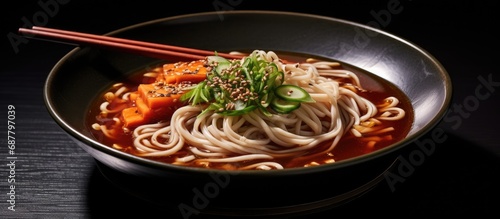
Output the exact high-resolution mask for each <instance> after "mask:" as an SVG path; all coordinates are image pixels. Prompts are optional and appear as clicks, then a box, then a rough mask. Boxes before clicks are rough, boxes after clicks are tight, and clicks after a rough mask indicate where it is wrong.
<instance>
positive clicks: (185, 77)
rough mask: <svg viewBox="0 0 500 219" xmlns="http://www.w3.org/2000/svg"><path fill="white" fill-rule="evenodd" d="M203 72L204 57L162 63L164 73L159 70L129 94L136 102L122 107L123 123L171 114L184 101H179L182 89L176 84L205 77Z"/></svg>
mask: <svg viewBox="0 0 500 219" xmlns="http://www.w3.org/2000/svg"><path fill="white" fill-rule="evenodd" d="M206 73H207V69H206V68H205V67H204V61H203V60H198V61H192V62H179V63H173V64H165V65H163V74H158V76H157V78H156V81H155V82H154V83H152V84H140V85H139V87H138V89H137V92H134V93H131V94H130V96H129V99H130V101H131V102H135V106H134V107H129V108H126V109H124V110H123V111H122V119H123V121H124V125H125V127H136V126H139V125H142V124H146V123H151V122H155V121H160V120H165V119H168V118H170V116H171V115H172V114H173V113H174V111H175V110H176V109H177V108H179V107H181V106H183V105H184V103H182V102H181V101H179V98H180V97H181V96H182V94H183V93H179V89H175V86H176V85H179V84H180V83H184V82H190V83H192V84H196V83H199V82H201V81H203V80H205V79H206ZM160 82H161V83H160ZM160 84H161V85H160ZM172 91H176V92H172Z"/></svg>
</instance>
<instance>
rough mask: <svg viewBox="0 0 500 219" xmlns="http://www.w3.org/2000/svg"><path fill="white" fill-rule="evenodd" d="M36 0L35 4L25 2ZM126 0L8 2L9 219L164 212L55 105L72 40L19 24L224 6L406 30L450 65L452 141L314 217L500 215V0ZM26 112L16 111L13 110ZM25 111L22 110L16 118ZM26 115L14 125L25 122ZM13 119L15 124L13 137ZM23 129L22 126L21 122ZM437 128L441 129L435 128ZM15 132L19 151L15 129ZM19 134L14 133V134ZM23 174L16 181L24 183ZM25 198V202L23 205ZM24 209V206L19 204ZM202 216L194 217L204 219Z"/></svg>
mask: <svg viewBox="0 0 500 219" xmlns="http://www.w3.org/2000/svg"><path fill="white" fill-rule="evenodd" d="M23 2H26V3H23ZM161 2H166V1H158V2H151V3H149V4H142V3H128V2H127V3H125V2H124V1H77V0H73V1H69V0H68V1H62V0H61V1H57V0H45V1H44V0H41V1H38V3H37V2H36V1H20V2H15V3H13V4H14V6H9V7H4V8H3V9H2V11H3V12H2V13H3V14H2V16H6V18H5V19H2V24H1V25H2V31H3V32H2V36H3V37H2V46H3V47H2V50H1V53H2V56H1V57H2V58H1V60H2V61H1V63H2V67H1V68H0V72H1V73H0V76H1V78H2V79H0V89H1V98H0V115H3V116H0V118H3V120H4V121H3V122H2V124H3V125H1V127H0V130H1V132H2V137H1V138H2V140H1V141H0V142H1V146H0V200H1V201H0V203H1V204H0V218H101V217H105V216H107V215H114V216H116V218H119V217H122V216H123V217H127V218H128V217H131V216H135V215H143V217H141V218H145V217H146V216H153V215H158V216H159V217H161V218H176V217H178V216H179V212H178V211H177V210H176V209H175V208H163V207H159V206H156V205H155V204H152V203H149V202H147V201H144V200H142V199H139V198H137V197H135V196H132V195H130V194H128V193H126V192H124V191H122V190H120V189H119V188H116V187H115V186H113V185H112V184H111V183H110V182H109V181H107V179H106V178H105V177H104V176H103V175H102V174H101V173H100V172H99V170H98V169H97V166H96V163H95V161H94V160H93V158H92V157H90V156H89V155H88V154H87V153H86V152H85V151H83V150H82V149H81V148H79V147H78V146H77V145H76V144H75V143H73V142H72V141H71V140H70V139H69V138H68V137H67V136H66V134H65V133H64V132H63V131H62V130H61V129H60V128H59V127H58V125H57V124H56V123H55V122H54V121H53V120H52V118H51V117H50V116H49V114H48V113H47V110H46V108H45V105H44V102H43V99H42V91H43V85H44V82H45V78H46V76H47V74H48V73H49V71H50V70H51V68H52V67H53V66H54V65H55V64H56V62H57V61H58V60H59V59H60V58H61V57H62V56H64V55H65V54H66V53H67V52H69V51H70V50H71V49H72V48H73V47H72V46H70V45H60V44H53V43H46V42H41V41H36V40H29V41H28V42H24V41H19V39H18V38H16V37H15V34H16V33H17V32H16V30H17V28H18V27H21V26H23V25H25V24H27V25H30V24H35V25H40V26H47V27H56V28H61V29H72V30H78V31H82V32H91V33H97V34H103V33H106V32H109V31H112V30H115V29H118V28H121V27H125V26H128V25H132V24H136V23H140V22H144V21H148V20H153V19H157V18H162V17H168V16H174V15H180V14H186V13H195V12H202V11H214V10H217V11H220V12H221V13H223V11H224V10H247V9H258V10H280V11H295V12H304V13H313V14H319V15H325V16H331V17H337V18H342V19H347V20H352V21H355V22H359V23H363V24H372V25H378V26H379V27H380V29H383V30H385V31H388V32H390V33H393V34H395V35H398V36H400V37H402V38H405V39H407V40H409V41H411V42H413V43H415V44H417V45H419V46H421V47H422V48H423V49H425V50H427V51H429V52H430V53H431V54H433V55H434V56H435V57H436V58H437V59H438V60H439V61H440V62H441V63H442V64H443V66H444V67H445V68H446V70H447V71H448V72H449V74H450V76H451V78H452V83H453V92H454V93H453V101H452V105H451V107H450V110H449V112H448V114H447V116H446V117H445V118H444V120H443V121H442V122H441V123H440V124H439V125H438V126H437V127H435V129H434V130H433V131H436V130H437V131H444V137H445V138H443V139H440V140H435V139H434V140H433V137H432V136H431V135H426V136H423V137H422V138H421V139H419V140H420V142H421V143H422V142H424V143H426V144H428V146H430V145H432V147H433V148H434V149H435V150H433V151H432V152H431V153H429V154H428V155H426V156H425V157H424V159H425V160H423V161H422V162H421V164H420V163H419V165H414V166H413V167H414V169H412V170H411V171H409V172H408V173H409V174H408V176H407V177H405V178H404V181H402V182H398V183H397V185H395V189H394V190H391V189H389V185H388V184H387V183H386V182H384V183H381V185H379V186H377V187H376V188H374V189H373V190H372V191H370V192H369V193H367V194H365V195H364V196H362V197H360V198H358V199H356V200H353V201H352V202H350V203H347V204H345V205H342V206H339V207H336V208H333V209H330V210H326V211H322V212H318V213H316V214H313V215H309V216H307V217H308V218H321V217H328V218H332V217H334V216H344V215H346V216H349V215H358V216H362V215H366V216H384V217H385V216H387V217H398V218H400V217H408V216H419V217H422V216H460V215H466V214H473V215H478V216H479V215H483V214H484V215H486V214H489V215H496V217H498V215H499V212H498V211H499V210H498V209H499V208H498V206H500V180H499V178H500V177H499V175H500V145H499V140H500V138H499V136H500V133H499V132H498V128H497V127H498V125H499V123H500V113H499V109H500V108H499V107H498V106H499V103H498V101H499V96H500V95H499V93H500V72H499V71H500V70H499V69H500V68H498V64H499V61H498V58H499V57H498V55H490V54H491V53H493V54H496V53H497V51H499V49H500V48H499V45H500V44H499V40H498V38H497V37H496V35H495V34H494V33H493V29H495V28H496V27H497V26H498V25H497V23H496V20H498V19H496V20H495V19H494V18H497V17H498V15H497V14H496V13H497V11H495V10H497V9H498V7H495V6H496V5H494V4H495V3H491V1H468V2H467V4H465V3H456V2H457V1H446V2H442V3H425V2H422V1H416V0H414V1H411V0H400V1H397V0H384V1H349V3H333V4H331V5H330V4H327V3H326V1H325V2H322V1H319V2H317V1H306V2H307V4H304V2H302V3H298V2H297V1H266V2H264V1H244V0H236V1H234V0H232V1H229V0H214V1H203V2H202V1H193V0H191V1H185V3H178V4H173V3H171V4H161ZM14 113H15V115H14ZM14 116H15V118H14ZM14 123H15V124H14ZM9 124H11V125H13V126H11V127H10V129H11V131H13V132H15V134H13V133H8V130H9V126H8V125H9ZM14 128H15V129H14ZM431 132H432V131H431ZM8 136H11V137H15V148H12V147H11V148H10V149H9V145H11V144H10V143H13V142H8V140H9V137H8ZM11 140H12V139H11ZM14 180H15V181H14ZM14 202H15V203H14ZM14 210H15V211H14ZM193 218H194V217H193Z"/></svg>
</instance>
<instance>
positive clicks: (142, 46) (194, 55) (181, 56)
mask: <svg viewBox="0 0 500 219" xmlns="http://www.w3.org/2000/svg"><path fill="white" fill-rule="evenodd" d="M19 33H22V34H23V36H25V37H28V38H38V39H49V40H56V41H59V42H63V43H71V44H76V45H80V46H83V45H86V46H97V47H102V48H107V49H113V50H118V51H123V52H129V53H132V54H137V55H144V56H149V57H152V58H158V59H166V60H176V61H177V60H178V61H188V60H201V59H205V57H206V56H211V55H214V54H215V52H214V51H207V50H199V49H192V48H186V47H179V46H171V45H165V44H158V43H150V42H143V41H137V40H130V39H123V38H117V37H111V36H105V35H95V34H88V33H80V32H74V31H67V30H59V29H53V28H47V27H40V26H33V27H32V28H31V29H28V28H19ZM217 55H219V56H222V57H224V58H228V59H239V58H242V56H239V55H232V54H228V53H219V52H217Z"/></svg>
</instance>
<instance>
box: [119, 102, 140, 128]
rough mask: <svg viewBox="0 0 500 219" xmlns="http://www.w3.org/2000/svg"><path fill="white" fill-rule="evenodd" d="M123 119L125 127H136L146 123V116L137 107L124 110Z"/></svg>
mask: <svg viewBox="0 0 500 219" xmlns="http://www.w3.org/2000/svg"><path fill="white" fill-rule="evenodd" d="M122 120H123V123H124V126H125V127H136V126H139V125H141V124H143V123H144V117H143V116H142V114H140V113H139V112H138V110H137V107H129V108H126V109H124V110H123V111H122Z"/></svg>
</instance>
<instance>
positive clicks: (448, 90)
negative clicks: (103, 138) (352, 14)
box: [43, 10, 452, 176]
mask: <svg viewBox="0 0 500 219" xmlns="http://www.w3.org/2000/svg"><path fill="white" fill-rule="evenodd" d="M219 13H220V12H217V11H211V12H198V13H190V14H183V15H177V16H170V17H164V18H158V19H154V20H150V21H145V22H141V23H137V24H134V25H130V26H126V27H123V28H119V29H116V30H114V31H110V32H108V33H105V34H104V35H116V34H119V33H122V32H126V31H128V30H132V29H134V28H137V27H141V26H147V25H151V24H155V23H160V22H166V21H169V20H175V19H185V18H189V17H198V16H214V15H215V16H218V15H219ZM241 14H252V15H256V14H266V15H285V16H295V17H308V18H313V19H320V20H326V21H329V22H334V23H342V24H347V25H350V26H354V27H359V28H362V29H368V30H371V31H374V32H377V33H378V34H382V35H384V36H386V37H389V38H391V39H393V40H395V41H397V42H399V43H402V44H405V45H406V46H409V47H411V48H412V49H414V50H415V51H417V52H418V53H420V54H422V55H423V56H425V57H427V58H428V60H430V61H431V62H432V63H433V64H434V65H435V66H436V67H437V68H438V69H439V70H440V71H439V73H440V74H441V76H442V78H443V79H444V85H445V87H444V89H445V94H444V96H445V98H444V102H442V105H441V108H440V109H439V111H438V112H437V113H436V116H435V117H433V118H432V119H431V120H430V121H429V122H428V123H427V124H425V125H424V126H423V127H422V128H420V129H419V130H418V131H416V132H414V133H412V134H410V135H409V136H407V137H406V138H405V139H403V140H402V141H400V142H397V143H394V144H391V145H388V146H387V147H385V148H382V149H379V150H376V151H374V152H370V153H368V154H364V155H360V156H356V157H353V158H348V159H345V160H341V161H338V162H335V163H331V164H323V165H318V166H311V167H297V168H285V169H280V170H270V171H262V170H217V169H205V168H193V167H184V166H179V165H174V164H168V163H162V162H158V161H153V160H150V159H147V158H142V157H138V156H134V155H131V154H127V153H125V152H122V151H119V150H116V149H113V148H111V147H109V146H106V145H104V144H102V143H100V142H97V141H96V140H94V139H91V138H89V137H87V136H85V135H83V134H81V133H80V132H79V131H77V130H75V129H74V128H73V127H71V126H70V125H69V124H68V123H66V122H65V121H64V120H63V119H62V118H61V116H59V115H58V113H57V112H56V111H55V109H54V108H55V106H54V105H53V103H52V100H51V97H50V85H51V83H52V80H53V77H54V76H55V75H57V73H58V71H59V69H60V68H61V66H62V65H63V64H64V63H65V62H66V61H67V60H68V59H70V58H71V57H72V56H73V55H74V54H76V53H78V52H79V51H80V50H81V48H80V47H76V48H74V49H72V50H71V51H70V52H68V53H67V54H66V55H64V56H63V57H62V58H61V59H60V60H59V61H57V62H56V64H55V65H54V66H53V68H52V69H51V70H50V72H49V74H48V76H47V79H46V81H45V84H44V89H43V98H44V102H45V105H46V108H47V110H48V112H49V114H50V115H51V116H52V117H53V118H54V120H55V121H56V123H57V124H58V125H59V126H60V127H61V128H62V129H63V130H64V131H65V132H66V133H67V134H69V135H71V136H73V137H74V138H76V139H77V140H79V141H81V142H83V143H84V144H86V145H88V146H91V147H92V148H93V149H96V150H98V151H100V152H103V153H106V154H108V155H111V156H114V157H118V158H120V159H124V160H126V161H128V162H132V163H135V164H139V165H144V166H147V167H151V168H154V169H160V170H161V169H163V170H166V169H168V170H172V171H178V172H186V173H202V174H206V173H211V172H214V171H215V172H218V171H223V172H231V173H234V174H235V175H236V174H237V175H244V176H256V175H259V176H262V175H273V176H280V175H295V174H303V173H304V172H307V173H316V172H322V171H325V170H333V169H339V168H343V167H347V166H351V165H357V164H360V163H363V162H366V161H369V160H374V159H376V158H378V157H381V156H383V155H386V154H389V153H391V152H394V151H397V150H399V149H401V148H402V147H404V146H406V145H408V144H411V143H412V142H414V141H415V140H416V139H418V138H419V137H421V136H423V135H424V134H426V133H427V132H429V131H431V130H432V129H433V128H434V127H435V126H437V124H438V123H439V122H440V121H441V120H442V118H443V117H444V115H445V113H446V111H447V109H448V106H449V105H450V102H451V97H452V83H451V78H450V76H449V74H448V72H447V71H446V70H445V68H444V67H443V66H442V64H441V63H440V62H439V61H438V60H437V59H436V58H435V57H434V56H433V55H431V54H430V53H429V52H427V51H426V50H425V49H423V48H421V47H420V46H418V45H416V44H414V43H412V42H410V41H408V40H406V39H404V38H401V37H399V36H396V35H394V34H391V33H389V32H386V31H383V30H380V29H376V28H373V27H371V26H368V25H364V24H360V23H357V22H353V21H349V20H344V19H339V18H335V17H328V16H322V15H316V14H308V13H299V12H289V11H268V10H238V11H224V15H241Z"/></svg>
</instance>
